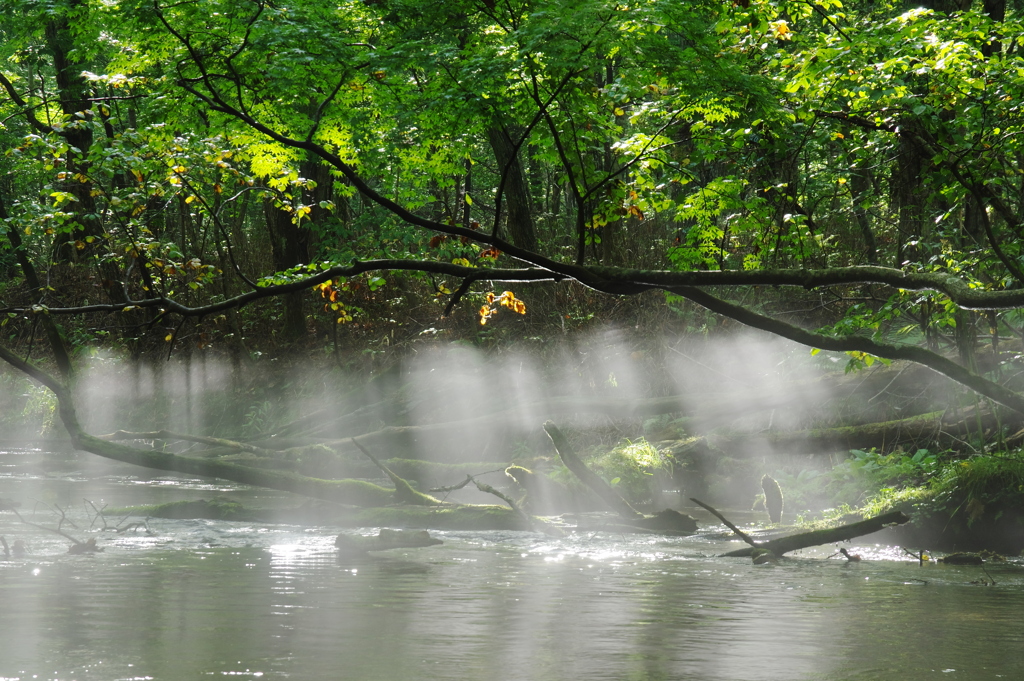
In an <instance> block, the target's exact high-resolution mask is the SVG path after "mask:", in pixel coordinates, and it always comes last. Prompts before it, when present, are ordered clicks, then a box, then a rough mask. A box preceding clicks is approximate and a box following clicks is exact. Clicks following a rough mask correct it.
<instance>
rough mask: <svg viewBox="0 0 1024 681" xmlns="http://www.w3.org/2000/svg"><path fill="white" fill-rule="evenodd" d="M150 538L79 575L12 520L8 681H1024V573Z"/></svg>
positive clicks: (213, 532)
mask: <svg viewBox="0 0 1024 681" xmlns="http://www.w3.org/2000/svg"><path fill="white" fill-rule="evenodd" d="M24 482H26V480H25V479H17V478H14V477H0V497H8V498H10V497H13V496H18V495H20V492H19V491H18V490H19V489H21V488H20V487H19V485H20V484H21V483H24ZM94 482H95V481H94ZM51 483H52V484H53V485H54V486H55V487H62V486H67V485H69V484H71V483H69V482H68V480H66V479H61V480H53V481H46V480H39V479H35V480H33V481H32V484H34V485H37V486H38V489H37V490H36V491H38V492H39V493H41V494H42V493H46V490H47V488H48V486H49V485H50V484H51ZM79 484H81V485H86V484H92V483H87V482H86V481H84V480H83V481H82V482H80V483H79ZM134 493H135V492H134V491H129V494H134ZM150 526H151V528H152V529H153V530H154V532H155V536H153V537H147V536H142V535H139V536H126V535H115V534H113V533H103V534H102V535H100V542H101V544H103V545H105V546H106V547H107V550H106V551H105V552H104V553H101V554H99V555H96V556H90V557H81V556H68V555H66V554H64V553H63V551H65V550H66V545H67V542H64V541H63V540H61V539H60V538H59V537H56V535H51V536H46V535H44V534H42V533H40V532H38V531H35V530H30V529H29V528H26V527H24V526H22V525H18V524H17V523H16V522H15V520H14V519H13V518H12V517H11V516H10V514H0V533H2V534H5V535H7V537H8V539H10V538H11V537H14V536H17V537H22V538H24V539H25V540H26V541H27V543H28V544H29V545H30V549H31V551H32V554H33V555H32V556H31V557H29V558H27V559H23V560H9V561H5V562H0V651H2V652H0V679H76V678H77V679H81V678H85V679H89V678H91V679H164V680H169V681H170V680H174V681H177V680H181V679H199V678H207V677H222V676H230V677H241V678H267V679H269V678H296V679H328V678H330V679H360V680H375V679H379V680H391V679H396V680H398V679H401V680H404V679H413V678H415V679H427V680H433V679H487V680H490V679H523V680H527V679H529V680H546V679H552V680H554V679H695V680H702V679H707V680H723V681H725V680H733V679H735V680H748V679H749V680H753V679H757V680H759V681H760V680H766V681H768V680H774V679H778V680H782V679H785V680H787V681H799V680H803V679H808V680H818V679H822V680H824V679H835V680H845V679H871V680H877V681H883V680H885V681H889V680H892V679H900V680H901V681H902V680H907V681H914V680H915V679H971V680H976V679H999V678H1004V679H1020V678H1024V627H1022V625H1021V623H1020V619H1019V614H1020V613H1021V612H1022V611H1024V570H1022V568H1021V566H1020V565H1019V564H1015V563H1010V564H1007V565H1002V566H994V567H992V566H990V567H988V568H987V569H988V571H989V574H990V575H991V577H992V578H994V579H995V580H996V582H997V585H996V586H991V587H983V586H978V585H972V584H971V582H972V581H976V580H980V579H982V578H984V577H985V575H984V574H983V573H980V572H979V571H978V569H977V568H966V567H964V568H956V567H945V566H938V565H933V566H930V567H929V566H925V567H923V568H922V567H919V566H918V565H917V563H916V562H909V561H908V562H903V561H899V560H894V559H892V558H893V557H894V556H896V555H897V553H896V552H895V551H892V552H885V551H881V550H879V551H877V552H874V553H871V552H869V551H866V550H862V549H858V550H859V552H861V553H862V554H864V555H865V561H864V562H862V563H859V564H847V563H845V562H844V561H840V560H826V557H827V556H828V554H829V553H830V552H831V551H830V550H822V551H821V552H813V551H811V552H807V553H805V554H804V555H801V556H798V557H797V558H795V559H792V560H787V561H785V562H784V563H783V564H782V565H779V566H754V565H751V564H750V563H749V561H747V560H743V559H722V558H715V557H714V556H715V555H716V554H718V553H720V552H721V551H722V550H725V549H726V548H727V547H731V546H732V545H731V544H730V543H729V542H728V541H727V540H723V539H720V538H718V537H717V535H708V536H697V537H690V538H681V539H665V538H651V537H637V536H633V537H623V536H612V535H602V534H598V535H591V534H587V535H573V536H570V537H567V538H565V539H564V540H552V539H550V538H548V537H543V536H541V535H533V534H527V533H512V532H506V533H499V532H488V533H467V532H462V533H454V532H453V533H438V534H439V536H441V538H442V539H444V541H445V544H444V545H443V546H437V547H430V548H426V549H414V550H404V551H403V550H399V551H391V552H386V553H383V554H380V555H378V556H375V557H370V558H366V559H362V560H352V559H351V558H348V559H339V557H338V555H337V554H336V552H335V550H334V549H333V546H332V542H333V534H334V530H332V529H331V528H313V529H308V530H307V529H302V528H297V527H292V526H266V527H262V526H258V525H248V524H242V523H224V522H209V521H167V520H153V521H151V522H150ZM83 531H84V530H79V532H83ZM865 548H868V547H865ZM869 555H870V556H873V558H872V559H868V557H869ZM886 557H888V559H886Z"/></svg>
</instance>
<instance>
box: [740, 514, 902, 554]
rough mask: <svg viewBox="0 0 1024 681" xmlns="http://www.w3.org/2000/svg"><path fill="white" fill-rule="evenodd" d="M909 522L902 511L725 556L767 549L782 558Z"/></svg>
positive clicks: (751, 547)
mask: <svg viewBox="0 0 1024 681" xmlns="http://www.w3.org/2000/svg"><path fill="white" fill-rule="evenodd" d="M909 521H910V518H908V517H907V516H906V515H904V514H903V513H901V512H900V511H892V512H891V513H885V514H883V515H880V516H875V517H874V518H868V519H867V520H861V521H860V522H856V523H850V524H848V525H840V526H839V527H832V528H828V529H825V530H814V531H811V532H803V533H801V534H794V535H791V536H789V537H780V538H778V539H772V540H770V541H766V542H753V545H752V546H750V547H748V548H745V549H737V550H735V551H730V552H729V553H726V554H723V555H724V556H729V557H746V556H750V555H752V552H753V551H754V550H755V549H766V550H768V551H771V552H772V553H773V554H775V555H776V556H781V555H782V554H784V553H788V552H790V551H797V550H799V549H806V548H810V547H811V546H820V545H822V544H834V543H836V542H841V541H850V540H851V539H855V538H856V537H862V536H864V535H866V534H871V533H872V532H878V531H880V530H884V529H885V528H886V527H889V526H891V525H902V524H903V523H906V522H909ZM744 536H746V535H744ZM746 539H747V540H748V543H750V542H751V540H750V538H749V537H746Z"/></svg>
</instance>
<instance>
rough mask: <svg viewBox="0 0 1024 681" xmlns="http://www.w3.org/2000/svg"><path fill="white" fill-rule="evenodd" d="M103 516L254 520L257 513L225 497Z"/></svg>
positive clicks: (132, 509) (106, 512)
mask: <svg viewBox="0 0 1024 681" xmlns="http://www.w3.org/2000/svg"><path fill="white" fill-rule="evenodd" d="M104 515H107V516H117V515H144V516H149V517H152V518H173V519H176V520H190V519H193V518H206V519H209V520H256V519H257V512H256V511H253V509H249V508H246V507H245V506H243V505H242V504H240V503H238V502H237V501H234V500H232V499H228V498H226V497H214V498H213V499H210V500H207V499H198V500H195V501H172V502H170V503H166V504H157V505H154V506H133V507H131V508H123V509H112V510H106V511H104Z"/></svg>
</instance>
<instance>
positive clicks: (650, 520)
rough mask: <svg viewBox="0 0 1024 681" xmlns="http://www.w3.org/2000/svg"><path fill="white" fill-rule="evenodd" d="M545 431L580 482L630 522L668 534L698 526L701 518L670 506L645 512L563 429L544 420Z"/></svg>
mask: <svg viewBox="0 0 1024 681" xmlns="http://www.w3.org/2000/svg"><path fill="white" fill-rule="evenodd" d="M544 432H546V433H547V434H548V437H550V438H551V443H552V444H553V445H554V446H555V451H557V452H558V456H559V457H561V459H562V463H564V464H565V467H566V468H568V469H569V470H570V471H572V473H573V475H575V476H576V477H577V478H579V480H580V482H582V483H583V484H584V485H586V486H587V487H589V488H590V489H591V490H593V492H594V493H595V494H597V496H599V497H600V498H601V499H602V500H603V501H604V502H605V503H606V504H608V505H609V506H610V507H611V508H612V510H613V511H615V512H616V513H618V514H619V516H620V517H621V518H622V519H623V520H624V521H625V523H626V524H627V525H631V526H633V527H641V528H644V529H650V530H655V531H659V532H663V533H666V534H692V533H693V532H694V531H695V530H696V529H697V521H696V520H694V519H693V518H691V517H690V516H688V515H685V514H683V513H679V512H678V511H673V510H672V509H666V510H664V511H661V512H660V513H658V514H656V515H654V516H645V515H644V514H643V513H640V512H639V511H637V510H636V509H635V508H633V507H632V506H630V504H629V502H628V501H626V500H625V499H623V498H622V496H621V495H620V494H619V493H618V492H616V491H615V490H613V489H612V487H611V485H609V484H608V483H607V482H605V481H604V480H603V479H602V478H601V476H599V475H598V474H597V473H594V472H593V471H592V470H590V469H589V468H587V465H586V464H585V463H583V460H582V459H580V458H579V456H577V455H576V452H575V451H574V450H573V448H572V446H571V445H570V444H569V440H567V439H566V437H565V435H563V434H562V431H560V430H559V429H558V427H557V426H555V424H554V423H552V422H551V421H547V422H545V424H544Z"/></svg>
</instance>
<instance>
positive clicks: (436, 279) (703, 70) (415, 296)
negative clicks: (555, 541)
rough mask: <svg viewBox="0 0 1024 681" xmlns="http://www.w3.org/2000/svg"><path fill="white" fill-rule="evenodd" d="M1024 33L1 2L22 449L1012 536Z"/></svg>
mask: <svg viewBox="0 0 1024 681" xmlns="http://www.w3.org/2000/svg"><path fill="white" fill-rule="evenodd" d="M1022 13H1024V5H1022V4H1021V3H1020V1H1019V0H1011V1H1010V2H1007V0H984V1H983V2H974V3H972V2H969V1H968V0H933V1H931V2H924V3H921V4H914V3H905V2H902V1H894V0H844V1H841V0H693V1H692V2H679V1H678V0H637V1H636V2H620V1H616V0H577V1H575V2H559V1H557V0H450V2H446V3H442V4H440V5H439V4H437V3H433V2H425V1H423V0H339V1H338V2H333V3H323V2H311V1H310V0H294V1H292V2H285V1H283V0H282V1H279V0H204V1H202V2H199V1H195V0H193V1H189V0H186V1H181V2H168V1H165V0H153V1H152V2H150V1H148V0H147V1H146V2H141V1H139V0H117V1H103V2H100V1H97V0H50V1H47V2H38V1H36V0H2V1H0V15H2V16H3V17H4V19H3V21H2V22H0V53H2V54H0V57H2V61H0V86H2V91H3V95H2V96H0V146H2V148H3V151H4V153H3V156H2V157H0V168H2V176H0V359H3V360H4V362H3V367H2V368H0V384H2V385H3V390H2V394H0V430H2V431H3V432H4V433H6V435H4V436H0V437H2V438H4V439H7V438H10V439H12V440H14V439H17V440H21V441H38V440H40V439H42V440H43V441H45V442H51V443H52V442H57V441H70V443H71V444H72V445H73V447H74V448H75V449H77V450H81V451H85V452H89V453H90V454H91V455H98V456H99V457H103V458H106V459H112V460H116V461H121V462H128V463H133V464H137V465H139V466H144V467H147V468H150V469H154V470H160V471H170V472H175V473H180V474H185V475H195V476H204V477H209V478H218V479H223V480H229V481H233V482H235V483H240V484H244V485H253V486H257V487H261V488H266V489H270V490H277V491H285V492H291V493H297V494H298V495H301V496H304V497H308V498H309V499H312V500H316V502H317V503H316V504H307V505H304V506H302V507H301V508H296V509H292V511H293V512H294V513H295V514H297V515H296V516H295V517H298V515H301V514H302V513H305V514H307V516H304V517H315V518H316V519H317V520H318V521H321V522H336V523H338V524H342V525H348V526H355V527H379V526H394V527H410V528H421V527H422V528H445V527H448V528H452V527H455V528H458V527H487V528H494V527H508V528H519V529H523V528H533V529H536V528H542V529H543V530H545V531H553V530H551V528H547V527H546V526H545V521H543V520H541V519H539V518H538V516H549V515H558V514H560V513H569V512H572V513H585V512H591V511H595V510H605V511H607V510H608V509H609V508H610V509H612V510H613V511H615V512H616V513H617V514H618V515H619V516H621V518H620V520H621V522H622V523H624V524H625V525H627V526H628V525H633V526H638V527H642V528H645V529H646V531H661V530H664V531H667V532H670V533H671V532H676V533H686V532H689V531H692V529H693V528H692V527H691V526H690V525H689V524H688V523H689V522H691V520H692V519H689V518H688V516H686V515H685V514H683V513H680V512H679V511H680V510H683V509H684V508H692V507H693V504H692V503H691V502H690V501H689V499H690V498H691V497H694V498H699V499H701V500H703V501H704V502H707V503H709V504H712V505H714V506H715V507H718V508H730V509H736V508H739V509H744V510H746V509H749V508H750V506H751V504H755V507H756V508H757V509H760V512H761V513H763V517H762V518H761V520H760V522H761V523H762V524H763V525H768V524H769V518H770V520H771V523H774V524H776V525H777V524H779V523H780V522H783V520H782V516H781V512H782V511H781V502H782V496H783V495H784V496H785V508H786V514H787V515H786V516H785V518H784V520H785V521H786V522H790V523H792V522H794V518H799V519H800V520H804V521H809V520H810V519H811V518H812V517H814V518H817V519H818V521H819V522H821V523H824V524H828V523H833V524H836V523H841V522H848V521H850V520H853V519H861V518H871V517H880V516H883V514H892V513H896V512H900V513H906V514H907V517H909V518H910V519H911V521H912V522H911V523H910V525H911V526H913V527H914V528H916V529H915V530H914V531H916V532H918V534H916V535H913V536H914V537H916V538H918V539H919V540H920V541H922V542H925V541H926V542H927V543H928V546H929V547H932V548H935V549H939V548H943V547H945V548H950V549H951V548H958V549H970V550H977V549H993V550H997V551H1001V552H1007V553H1013V554H1018V553H1019V552H1020V551H1021V549H1024V511H1022V510H1021V509H1022V508H1024V506H1022V504H1021V502H1022V500H1024V498H1022V495H1024V455H1022V454H1021V449H1020V448H1021V446H1022V443H1024V372H1022V370H1024V314H1022V310H1024V143H1022V134H1024V112H1022V110H1021V108H1022V105H1024V25H1022V18H1024V17H1022ZM524 367H525V368H524ZM588 480H589V482H588ZM469 490H473V493H472V494H468V491H469ZM780 490H781V491H780ZM595 492H596V493H595ZM463 493H467V496H466V497H465V498H464V503H457V504H456V503H453V502H452V500H460V501H462V500H463V497H460V496H459V495H460V494H463ZM775 496H779V499H778V502H777V503H778V504H779V506H780V508H778V509H777V510H778V512H777V513H776V512H774V511H773V509H772V506H773V500H774V498H775ZM449 497H451V500H449ZM205 503H206V505H205V506H203V507H201V508H200V507H197V505H196V503H195V502H191V501H190V502H182V504H184V506H181V507H178V508H163V509H159V511H160V512H164V513H171V514H174V513H179V514H182V513H186V514H187V513H196V514H200V515H202V514H209V513H213V514H218V513H219V514H221V515H220V516H219V517H228V518H230V517H238V518H242V517H247V518H251V517H260V518H264V517H266V516H263V515H260V511H259V509H243V508H237V507H236V506H235V505H234V504H227V503H224V504H218V503H217V502H216V501H209V502H205ZM396 504H397V505H396ZM673 509H675V510H673ZM670 510H671V511H672V513H674V514H675V515H674V516H672V517H668V516H666V515H664V514H663V513H667V512H668V511H670ZM151 511H152V512H154V513H155V512H157V510H156V509H151ZM659 511H661V512H662V513H657V512H659ZM231 514H237V516H231ZM726 515H728V514H726ZM178 517H188V516H181V515H179V516H178ZM277 517H281V516H277ZM581 517H582V516H581ZM886 517H888V516H886ZM325 519H327V520H325ZM581 522H582V521H581ZM876 529H877V528H876ZM382 537H383V535H382ZM921 537H925V538H926V539H920V538H921ZM75 541H76V544H75V546H78V543H77V540H75ZM380 541H384V540H383V539H381V540H380ZM413 541H414V542H415V541H419V540H417V539H414V540H413Z"/></svg>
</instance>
